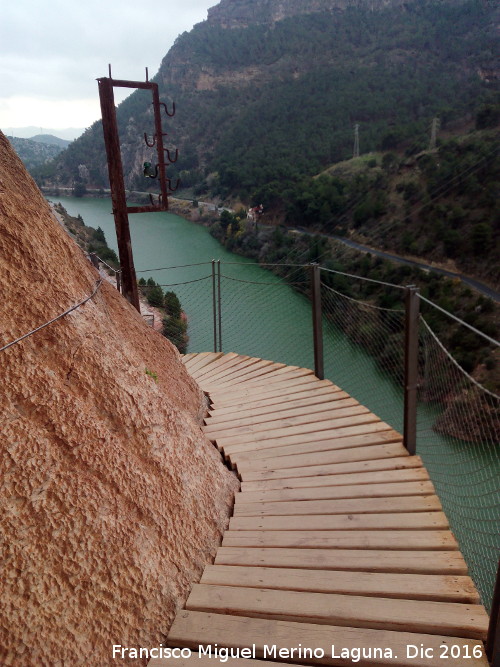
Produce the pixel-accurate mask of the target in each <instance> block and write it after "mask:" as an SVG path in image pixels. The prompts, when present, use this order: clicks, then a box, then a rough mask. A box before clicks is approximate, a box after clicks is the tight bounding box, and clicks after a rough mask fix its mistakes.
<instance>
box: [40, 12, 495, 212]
mask: <svg viewBox="0 0 500 667" xmlns="http://www.w3.org/2000/svg"><path fill="white" fill-rule="evenodd" d="M281 4H282V3H281ZM246 5H249V6H250V5H251V7H252V8H253V9H252V12H253V15H254V16H255V17H258V18H255V22H253V23H252V18H251V14H252V12H250V10H248V12H247V13H246V14H245V16H244V17H243V18H244V20H242V21H239V22H238V21H237V20H236V19H237V17H236V18H235V12H236V10H238V12H240V14H243V8H244V7H246ZM261 6H262V7H261ZM343 6H346V8H345V9H344V10H341V7H343ZM259 7H260V8H261V9H262V11H257V10H258V9H259ZM265 7H267V4H266V2H264V0H258V1H257V2H252V3H250V2H247V3H245V2H243V1H242V0H238V2H236V0H233V1H229V0H225V2H223V3H221V5H220V6H219V7H218V8H217V12H215V14H214V11H213V10H211V12H212V20H209V21H205V22H203V23H200V24H198V25H197V26H195V27H194V28H193V30H192V31H191V32H189V33H184V34H183V35H181V36H180V37H179V38H178V39H177V41H176V42H175V44H174V46H173V47H172V48H171V50H170V51H169V53H168V54H167V55H166V57H165V58H164V60H163V62H162V64H161V67H160V71H159V73H158V75H157V77H156V80H157V81H158V82H159V84H160V89H161V92H162V97H163V99H168V100H171V99H175V101H176V104H177V115H176V117H175V118H174V119H173V120H172V121H170V120H169V119H168V120H169V122H168V123H167V131H168V132H169V139H170V140H171V141H172V144H175V145H177V146H179V149H180V155H181V157H180V159H179V161H178V163H177V164H176V165H175V169H174V168H173V169H172V170H171V172H170V175H171V177H172V178H176V177H177V176H178V175H180V176H181V178H182V179H183V184H184V185H185V186H196V187H197V193H198V194H201V193H203V192H208V193H209V194H212V195H218V196H220V197H222V198H226V197H229V196H231V195H238V196H239V197H241V198H242V199H243V200H244V201H246V200H248V202H249V203H250V202H251V201H254V200H256V199H264V198H266V197H267V198H269V197H271V196H275V195H278V196H281V195H282V193H283V191H284V190H285V189H286V188H287V187H288V186H289V185H290V184H293V183H296V182H297V181H298V180H300V179H301V178H302V177H303V176H305V175H312V174H315V173H318V171H320V170H321V169H322V168H325V167H326V166H327V165H329V164H331V163H332V162H337V161H339V160H343V159H345V158H346V157H349V155H350V154H352V144H353V126H354V124H355V123H359V124H360V134H361V150H362V152H367V151H370V150H375V149H380V148H382V149H383V148H393V147H398V146H401V145H404V144H405V143H411V142H413V141H414V138H415V137H416V136H421V135H422V134H423V132H424V130H425V129H426V128H427V127H428V125H429V123H430V121H431V119H432V117H433V116H435V115H439V116H440V118H441V123H442V127H444V128H445V127H446V126H447V125H449V124H450V123H452V122H453V121H454V120H456V119H459V118H463V117H464V116H467V114H472V113H473V112H474V111H475V109H476V108H477V106H478V104H481V103H482V102H483V101H487V100H488V99H489V96H490V94H491V93H492V91H494V90H495V88H496V87H498V76H499V73H500V64H499V63H498V59H497V58H496V53H498V51H497V48H496V47H497V45H498V29H497V28H496V26H497V24H498V20H499V19H500V9H499V8H498V6H497V5H494V4H493V3H482V2H478V1H477V0H467V1H465V2H456V1H452V0H449V1H441V0H429V1H427V0H419V1H418V2H416V1H411V2H407V3H405V4H403V5H401V4H400V3H396V5H394V4H393V3H391V4H390V5H389V6H386V3H358V2H345V1H343V2H339V0H330V2H327V1H326V0H323V1H322V2H316V3H310V2H306V1H305V0H304V1H299V0H296V1H295V2H293V3H291V4H290V8H288V5H286V6H285V9H284V10H283V12H282V16H280V17H279V19H280V20H278V18H277V17H276V16H275V15H272V16H269V17H268V22H265V21H266V16H267V14H266V11H265ZM327 7H329V8H330V10H328V11H327V9H326V8H327ZM372 7H374V8H375V9H372ZM301 8H302V9H301ZM311 8H313V9H316V11H314V12H313V13H302V14H300V12H301V11H302V12H308V11H309V12H310V11H312V9H311ZM292 9H293V12H292V15H288V14H287V11H292ZM225 16H226V18H227V20H226V21H225V20H224V17H225ZM215 19H217V20H215ZM225 25H231V26H233V27H231V28H228V27H225ZM96 95H97V90H96ZM118 117H119V125H120V129H121V132H122V150H123V158H124V163H125V172H126V178H127V184H128V186H129V187H134V188H138V189H144V188H145V187H146V183H145V182H144V181H145V179H144V178H143V176H142V163H143V161H144V159H145V158H147V157H148V156H149V157H151V156H150V155H149V154H150V153H151V155H152V151H151V150H149V149H147V147H146V146H145V145H144V142H143V139H142V135H143V132H144V131H147V132H150V133H151V132H152V117H151V105H150V100H149V96H148V95H146V94H145V93H144V92H141V91H138V92H135V93H133V94H132V95H131V96H130V97H129V98H128V99H127V100H125V101H124V102H123V103H122V104H121V105H120V107H119V109H118ZM82 164H84V165H86V167H87V169H88V180H89V184H91V185H94V186H103V185H105V184H106V166H105V157H104V151H103V142H102V129H101V127H100V123H99V122H97V123H95V124H94V125H93V126H92V127H91V128H89V129H88V130H87V131H86V133H85V134H84V135H83V136H82V137H81V138H80V139H78V140H77V141H75V142H73V144H72V145H71V146H70V147H69V149H68V150H67V151H66V152H65V153H64V154H63V155H62V156H61V157H60V158H59V159H58V160H57V162H56V163H55V164H54V165H53V167H52V168H51V169H48V170H47V169H45V171H40V172H39V173H38V179H39V181H40V182H41V180H42V179H43V178H47V179H50V180H51V181H52V182H54V181H57V182H59V183H60V184H68V183H69V182H70V181H71V182H72V181H74V180H78V179H80V178H81V175H80V174H79V172H78V166H79V165H82Z"/></svg>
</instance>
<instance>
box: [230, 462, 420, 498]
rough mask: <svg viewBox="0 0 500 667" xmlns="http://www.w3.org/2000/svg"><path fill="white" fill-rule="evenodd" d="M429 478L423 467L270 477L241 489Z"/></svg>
mask: <svg viewBox="0 0 500 667" xmlns="http://www.w3.org/2000/svg"><path fill="white" fill-rule="evenodd" d="M427 479H429V473H428V472H427V470H426V469H425V468H423V467H422V468H410V469H408V470H382V471H380V472H359V473H358V472H356V473H351V474H346V475H318V476H315V477H292V478H288V479H270V480H263V481H260V482H242V484H241V491H242V492H246V491H270V490H272V489H301V488H310V487H316V486H330V485H332V486H344V485H350V484H392V483H393V482H420V481H424V480H427Z"/></svg>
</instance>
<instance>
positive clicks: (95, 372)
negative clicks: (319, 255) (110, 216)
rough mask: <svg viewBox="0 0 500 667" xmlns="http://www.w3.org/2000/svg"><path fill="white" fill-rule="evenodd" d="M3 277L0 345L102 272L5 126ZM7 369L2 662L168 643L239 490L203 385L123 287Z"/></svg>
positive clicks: (2, 403)
mask: <svg viewBox="0 0 500 667" xmlns="http://www.w3.org/2000/svg"><path fill="white" fill-rule="evenodd" d="M0 275H1V282H0V292H1V298H0V321H1V322H2V330H1V333H0V347H1V346H2V345H4V344H6V343H7V342H10V341H11V340H13V339H15V338H17V337H18V336H20V335H22V334H24V333H26V332H28V331H30V330H32V329H34V328H35V327H37V326H39V325H41V324H43V323H44V322H46V321H48V320H50V319H51V318H53V317H54V316H55V315H57V314H59V313H61V312H63V311H64V310H66V309H67V308H69V307H70V306H71V305H73V304H75V303H77V302H79V301H80V300H82V299H83V298H84V297H85V296H86V295H88V294H91V293H92V291H93V290H94V287H95V285H96V280H97V278H98V276H97V273H96V272H95V271H94V269H93V268H92V267H91V265H90V263H89V262H88V261H87V260H86V258H85V257H84V255H83V254H82V252H81V251H80V249H79V248H78V247H77V246H76V245H75V244H74V243H73V241H71V240H70V239H69V237H68V236H67V235H66V234H65V232H64V231H63V229H62V228H61V227H60V226H59V224H58V223H57V222H56V221H55V220H54V219H53V217H52V214H51V212H50V209H49V207H48V205H47V203H46V202H45V200H44V199H43V197H42V196H41V195H40V193H39V192H38V190H37V189H36V186H35V185H34V183H33V181H32V180H31V178H30V177H29V176H28V174H27V173H26V171H25V170H24V168H23V166H22V164H21V162H20V160H19V159H18V158H17V156H16V155H15V154H14V152H13V150H12V148H11V147H10V145H9V143H8V141H7V140H6V138H5V137H4V135H2V134H1V133H0ZM0 368H1V369H2V378H1V389H0V451H1V457H0V531H1V534H2V540H1V545H0V550H1V555H0V561H1V563H2V565H1V568H2V571H1V576H0V582H1V583H0V595H1V599H2V605H1V608H0V663H1V664H4V665H11V664H12V665H23V667H29V666H31V665H37V666H40V665H55V664H60V665H62V664H64V665H71V666H74V665H111V664H115V663H114V662H113V660H112V645H113V644H121V645H123V646H128V647H153V646H157V645H158V643H159V642H161V641H162V639H163V637H164V635H165V633H166V632H167V630H168V628H169V625H170V623H171V621H172V619H173V616H174V614H175V611H176V609H177V608H178V607H179V606H180V605H182V603H183V601H184V599H185V597H186V596H187V593H188V591H189V589H190V586H191V584H192V582H193V581H195V580H197V578H198V577H199V575H200V574H201V571H202V568H203V566H204V564H205V563H207V562H208V561H209V560H210V558H211V556H212V555H213V554H214V552H215V549H216V546H217V545H218V543H219V539H220V535H221V532H222V530H223V528H224V527H225V524H226V522H227V518H228V513H229V509H230V506H231V504H232V500H233V493H234V491H235V489H236V488H237V485H238V482H237V480H236V478H235V477H234V476H233V474H232V473H230V472H229V471H228V470H227V469H226V468H225V467H224V466H223V465H222V463H221V460H220V457H219V454H218V453H217V451H216V450H215V448H214V447H213V446H212V445H211V444H210V443H209V442H208V441H207V440H205V439H204V437H203V436H202V434H201V431H200V428H199V423H200V418H201V415H202V413H203V412H204V397H203V395H202V394H201V392H200V390H199V389H198V387H197V386H196V385H195V383H194V382H193V381H192V380H191V379H190V378H189V376H188V375H187V373H186V372H185V370H184V367H183V364H182V362H181V361H180V358H179V355H178V353H177V351H176V350H175V349H174V347H173V346H172V345H171V344H170V343H169V342H168V341H167V340H166V339H165V338H163V337H162V336H160V335H159V334H157V333H156V332H154V331H152V330H151V329H150V328H148V327H147V326H146V325H145V324H144V322H143V321H142V319H141V317H140V316H139V315H138V313H136V311H135V310H134V309H133V308H132V307H131V306H130V305H129V304H128V303H127V302H126V301H125V300H124V299H123V298H122V297H121V296H120V295H119V294H118V292H117V291H116V290H115V289H114V288H113V287H112V286H111V285H108V284H102V286H101V288H100V289H99V290H98V292H97V294H96V296H95V297H94V298H93V299H92V300H91V301H88V302H87V303H86V304H85V305H83V306H81V307H80V308H79V309H77V310H75V311H74V312H72V313H71V314H70V315H68V316H66V317H65V318H64V319H62V320H59V321H58V322H55V323H54V324H52V325H50V326H49V327H47V328H45V329H43V330H42V331H39V332H38V333H36V334H34V335H33V336H31V337H30V338H27V339H25V340H24V341H22V342H20V343H19V344H17V345H14V346H13V347H11V348H9V349H7V350H5V351H3V352H0ZM146 369H147V370H149V371H152V372H154V373H156V375H157V378H158V381H157V382H155V380H154V379H153V378H152V377H151V376H150V375H148V374H147V373H146ZM120 662H121V663H122V664H127V661H126V660H125V661H120ZM131 662H133V663H134V664H138V662H137V661H136V660H135V661H131Z"/></svg>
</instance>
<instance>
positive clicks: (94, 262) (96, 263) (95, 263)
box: [89, 252, 99, 271]
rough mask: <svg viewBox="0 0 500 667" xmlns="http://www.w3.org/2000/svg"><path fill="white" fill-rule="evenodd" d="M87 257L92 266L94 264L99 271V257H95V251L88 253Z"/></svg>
mask: <svg viewBox="0 0 500 667" xmlns="http://www.w3.org/2000/svg"><path fill="white" fill-rule="evenodd" d="M89 259H90V261H91V263H92V266H94V267H95V268H96V269H97V270H98V271H99V259H98V258H97V255H96V254H95V252H91V253H89Z"/></svg>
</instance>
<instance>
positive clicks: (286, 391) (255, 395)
mask: <svg viewBox="0 0 500 667" xmlns="http://www.w3.org/2000/svg"><path fill="white" fill-rule="evenodd" d="M321 389H329V390H334V389H338V387H336V386H335V385H334V384H333V383H332V382H330V380H319V381H317V382H316V383H315V384H314V385H311V384H310V383H309V385H306V386H305V387H303V386H301V385H295V386H291V385H289V386H288V387H287V385H286V383H284V385H283V386H282V387H279V388H278V387H276V386H273V387H268V388H267V389H265V388H262V387H261V388H260V389H259V391H255V390H253V391H252V389H249V388H248V387H247V388H246V389H241V390H239V391H238V392H235V391H234V392H224V393H221V395H220V397H217V395H216V394H215V393H214V394H213V395H211V399H212V402H213V404H214V408H216V409H217V408H219V407H220V408H221V409H222V408H230V407H232V406H234V405H240V404H241V403H242V402H245V401H247V400H248V401H255V402H258V401H263V400H266V399H277V400H280V401H281V400H282V399H283V398H287V397H290V396H293V395H297V394H300V395H301V396H306V395H308V394H309V392H313V391H318V390H321Z"/></svg>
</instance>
